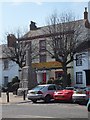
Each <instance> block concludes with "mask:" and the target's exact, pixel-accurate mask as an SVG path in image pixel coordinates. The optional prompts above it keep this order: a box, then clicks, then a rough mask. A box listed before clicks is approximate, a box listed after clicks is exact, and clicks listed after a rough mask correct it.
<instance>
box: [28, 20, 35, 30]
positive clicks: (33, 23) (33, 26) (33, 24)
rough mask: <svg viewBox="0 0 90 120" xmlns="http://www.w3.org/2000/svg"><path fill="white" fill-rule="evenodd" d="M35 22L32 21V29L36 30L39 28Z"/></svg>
mask: <svg viewBox="0 0 90 120" xmlns="http://www.w3.org/2000/svg"><path fill="white" fill-rule="evenodd" d="M35 24H36V23H35V22H33V21H31V23H30V30H36V29H37V26H36V25H35Z"/></svg>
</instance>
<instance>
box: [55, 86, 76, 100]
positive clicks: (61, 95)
mask: <svg viewBox="0 0 90 120" xmlns="http://www.w3.org/2000/svg"><path fill="white" fill-rule="evenodd" d="M73 93H74V87H66V88H65V89H63V90H58V91H55V92H54V95H53V97H54V100H55V101H62V100H64V101H70V102H71V101H72V95H73Z"/></svg>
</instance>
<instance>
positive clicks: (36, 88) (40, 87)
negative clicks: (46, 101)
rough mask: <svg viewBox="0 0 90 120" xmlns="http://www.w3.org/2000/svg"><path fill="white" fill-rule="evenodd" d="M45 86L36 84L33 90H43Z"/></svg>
mask: <svg viewBox="0 0 90 120" xmlns="http://www.w3.org/2000/svg"><path fill="white" fill-rule="evenodd" d="M44 87H45V86H39V85H38V86H36V87H35V88H33V89H32V90H35V91H38V90H42V89H43V88H44Z"/></svg>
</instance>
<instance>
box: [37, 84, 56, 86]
mask: <svg viewBox="0 0 90 120" xmlns="http://www.w3.org/2000/svg"><path fill="white" fill-rule="evenodd" d="M50 85H55V84H42V85H38V86H50Z"/></svg>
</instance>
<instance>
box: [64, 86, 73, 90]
mask: <svg viewBox="0 0 90 120" xmlns="http://www.w3.org/2000/svg"><path fill="white" fill-rule="evenodd" d="M65 89H66V90H74V89H75V88H73V87H66V88H65Z"/></svg>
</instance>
